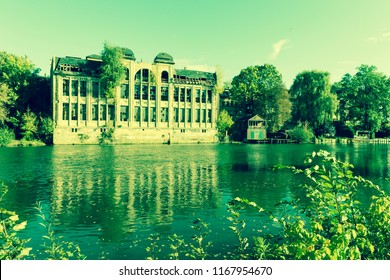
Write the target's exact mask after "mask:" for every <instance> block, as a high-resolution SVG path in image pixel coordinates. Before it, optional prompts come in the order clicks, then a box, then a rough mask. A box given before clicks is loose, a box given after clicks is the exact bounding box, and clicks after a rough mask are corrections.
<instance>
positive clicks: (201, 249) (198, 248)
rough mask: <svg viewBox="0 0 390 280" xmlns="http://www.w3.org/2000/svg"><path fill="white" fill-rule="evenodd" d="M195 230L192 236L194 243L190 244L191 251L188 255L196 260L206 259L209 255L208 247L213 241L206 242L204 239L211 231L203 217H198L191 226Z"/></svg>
mask: <svg viewBox="0 0 390 280" xmlns="http://www.w3.org/2000/svg"><path fill="white" fill-rule="evenodd" d="M191 227H192V228H193V229H194V230H195V232H196V233H195V234H194V235H193V236H192V237H191V239H192V241H193V242H192V243H190V244H189V248H190V250H189V252H188V253H187V254H186V256H189V257H191V258H192V259H194V260H205V259H206V258H207V256H208V253H207V249H208V248H209V247H210V246H211V242H207V243H205V242H204V239H205V237H206V236H207V235H209V233H210V232H211V231H210V230H209V225H208V224H207V223H205V222H204V221H202V220H201V219H199V218H198V219H196V220H195V221H194V222H193V225H192V226H191Z"/></svg>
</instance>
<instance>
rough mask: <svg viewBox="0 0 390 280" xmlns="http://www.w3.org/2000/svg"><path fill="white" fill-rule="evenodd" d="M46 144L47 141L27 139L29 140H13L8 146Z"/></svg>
mask: <svg viewBox="0 0 390 280" xmlns="http://www.w3.org/2000/svg"><path fill="white" fill-rule="evenodd" d="M42 146H46V144H45V143H43V142H42V141H39V140H33V141H27V140H23V139H22V140H12V141H11V142H10V143H9V144H7V145H6V147H42Z"/></svg>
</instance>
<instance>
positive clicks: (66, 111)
mask: <svg viewBox="0 0 390 280" xmlns="http://www.w3.org/2000/svg"><path fill="white" fill-rule="evenodd" d="M62 119H63V120H64V121H68V120H69V103H63V104H62Z"/></svg>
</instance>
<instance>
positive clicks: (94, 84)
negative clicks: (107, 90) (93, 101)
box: [92, 82, 99, 98]
mask: <svg viewBox="0 0 390 280" xmlns="http://www.w3.org/2000/svg"><path fill="white" fill-rule="evenodd" d="M98 96H99V82H92V97H93V98H98Z"/></svg>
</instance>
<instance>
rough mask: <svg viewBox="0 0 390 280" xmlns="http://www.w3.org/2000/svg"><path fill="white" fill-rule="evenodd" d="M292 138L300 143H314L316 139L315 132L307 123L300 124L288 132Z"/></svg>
mask: <svg viewBox="0 0 390 280" xmlns="http://www.w3.org/2000/svg"><path fill="white" fill-rule="evenodd" d="M288 134H289V136H290V138H291V139H292V140H294V141H296V142H298V143H312V142H313V141H314V138H315V136H314V133H313V131H312V130H311V129H310V128H309V127H308V124H307V123H304V124H298V125H297V126H296V127H294V128H293V129H291V130H290V131H289V132H288Z"/></svg>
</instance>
